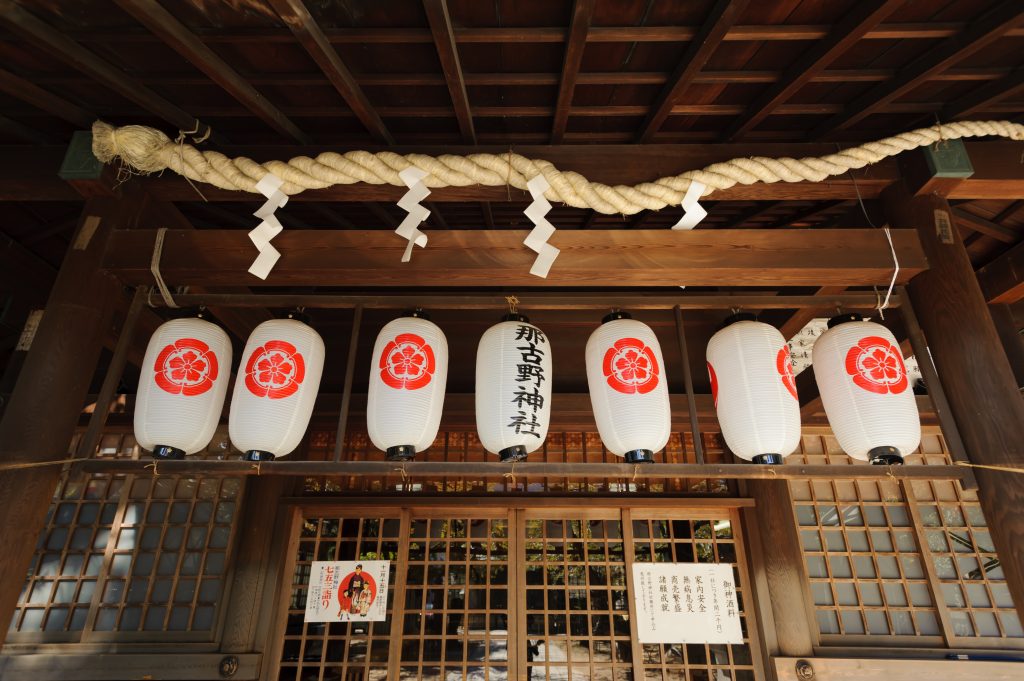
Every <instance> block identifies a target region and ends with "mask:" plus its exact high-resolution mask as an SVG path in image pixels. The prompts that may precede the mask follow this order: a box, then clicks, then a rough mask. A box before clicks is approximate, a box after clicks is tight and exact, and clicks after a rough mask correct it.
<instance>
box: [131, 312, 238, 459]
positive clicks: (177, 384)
mask: <svg viewBox="0 0 1024 681" xmlns="http://www.w3.org/2000/svg"><path fill="white" fill-rule="evenodd" d="M230 377H231V341H230V339H229V338H228V335H227V334H226V333H224V330H223V329H221V328H220V327H219V326H217V325H216V324H211V323H210V322H208V321H206V320H204V319H200V318H198V317H193V318H190V319H174V320H171V321H169V322H166V323H164V324H161V325H160V327H159V328H158V329H157V330H156V332H155V333H154V334H153V337H152V338H150V339H149V346H148V347H147V348H146V356H145V358H144V359H143V360H142V372H141V376H140V377H139V391H138V396H137V398H136V402H135V439H136V440H137V441H138V443H139V445H140V446H142V447H143V448H145V449H150V450H153V456H154V457H156V458H166V459H181V458H183V457H184V456H185V455H186V454H195V453H196V452H198V451H199V450H201V449H203V448H204V447H206V445H208V444H210V439H211V438H212V437H213V431H214V430H216V428H217V423H218V422H219V421H220V413H221V410H222V409H223V408H224V396H225V395H226V394H227V390H228V379H229V378H230Z"/></svg>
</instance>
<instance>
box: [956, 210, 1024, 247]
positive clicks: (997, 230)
mask: <svg viewBox="0 0 1024 681" xmlns="http://www.w3.org/2000/svg"><path fill="white" fill-rule="evenodd" d="M953 217H955V218H956V221H957V222H958V223H960V224H962V225H964V226H966V227H967V228H968V229H971V230H974V231H975V232H980V233H981V234H984V235H985V236H990V237H992V238H993V239H996V240H998V241H1002V242H1003V243H1005V244H1015V243H1017V242H1018V241H1020V239H1021V236H1024V234H1021V233H1019V232H1017V230H1015V229H1010V228H1009V227H1004V226H1002V225H1000V224H999V223H997V222H995V221H993V220H988V219H986V218H983V217H981V216H980V215H975V214H974V213H971V212H969V211H966V210H964V209H963V208H954V209H953Z"/></svg>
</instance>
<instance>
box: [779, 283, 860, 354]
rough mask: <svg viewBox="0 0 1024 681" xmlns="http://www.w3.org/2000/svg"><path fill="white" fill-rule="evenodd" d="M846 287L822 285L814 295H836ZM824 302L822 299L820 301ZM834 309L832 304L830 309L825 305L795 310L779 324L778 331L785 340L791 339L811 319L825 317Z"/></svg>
mask: <svg viewBox="0 0 1024 681" xmlns="http://www.w3.org/2000/svg"><path fill="white" fill-rule="evenodd" d="M845 290H846V289H845V288H843V287H841V286H822V287H821V288H819V289H818V290H817V291H816V292H815V294H814V295H816V296H822V297H828V296H837V295H839V294H841V293H842V292H843V291H845ZM822 302H824V301H822ZM834 311H835V307H834V306H833V307H832V308H831V309H829V308H827V307H805V308H801V309H799V310H796V311H795V312H794V313H793V314H792V315H790V316H789V318H788V319H787V320H786V321H784V322H783V323H782V324H781V325H780V326H779V332H780V333H781V334H782V337H783V338H785V339H786V340H787V341H788V340H790V339H792V338H793V336H795V335H796V334H798V333H800V329H802V328H804V327H805V326H807V324H808V323H810V321H811V320H812V319H815V318H817V317H827V316H828V315H829V314H830V313H831V312H834Z"/></svg>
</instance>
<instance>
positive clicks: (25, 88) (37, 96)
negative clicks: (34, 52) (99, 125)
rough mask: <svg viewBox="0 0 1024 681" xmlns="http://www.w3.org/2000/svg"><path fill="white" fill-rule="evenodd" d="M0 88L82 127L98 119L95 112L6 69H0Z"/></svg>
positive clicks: (90, 124)
mask: <svg viewBox="0 0 1024 681" xmlns="http://www.w3.org/2000/svg"><path fill="white" fill-rule="evenodd" d="M0 90H3V91H4V92H6V93H7V94H9V95H11V96H12V97H16V98H18V99H20V100H22V101H25V102H28V103H29V104H31V105H32V106H34V107H36V108H38V109H41V110H43V111H45V112H47V113H49V114H51V115H53V116H56V117H58V118H61V119H63V120H65V121H68V122H69V123H72V124H73V125H77V126H78V127H80V128H86V129H88V128H89V127H90V126H92V122H93V121H94V120H96V115H95V114H93V113H91V112H89V111H86V110H85V109H83V108H82V107H80V106H78V105H77V104H75V103H73V102H69V101H68V100H66V99H64V98H63V97H60V96H58V95H55V94H53V93H52V92H48V91H47V90H44V89H43V88H41V87H39V86H38V85H36V84H35V83H34V82H32V81H30V80H28V79H26V78H22V77H21V76H18V75H15V74H13V73H11V72H10V71H6V70H4V69H0Z"/></svg>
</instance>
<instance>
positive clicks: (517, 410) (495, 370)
mask: <svg viewBox="0 0 1024 681" xmlns="http://www.w3.org/2000/svg"><path fill="white" fill-rule="evenodd" d="M550 422H551V345H550V344H549V343H548V339H547V337H546V336H545V335H544V332H543V331H541V330H540V329H538V328H537V327H536V326H534V325H533V324H530V320H528V319H527V318H526V317H524V316H522V315H519V314H515V313H513V314H509V315H507V316H506V317H505V319H504V321H502V322H501V323H500V324H495V325H494V326H492V327H491V328H489V329H487V331H485V332H484V335H483V337H482V338H481V339H480V345H479V347H478V348H477V351H476V429H477V432H478V433H479V434H480V444H482V445H483V446H484V449H486V450H487V451H489V452H493V453H495V454H497V455H498V456H499V458H500V459H501V460H502V461H518V460H521V459H525V458H526V455H527V454H529V453H530V452H532V451H534V450H536V449H537V448H539V447H540V446H541V445H542V444H544V438H546V437H547V434H548V424H549V423H550Z"/></svg>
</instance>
